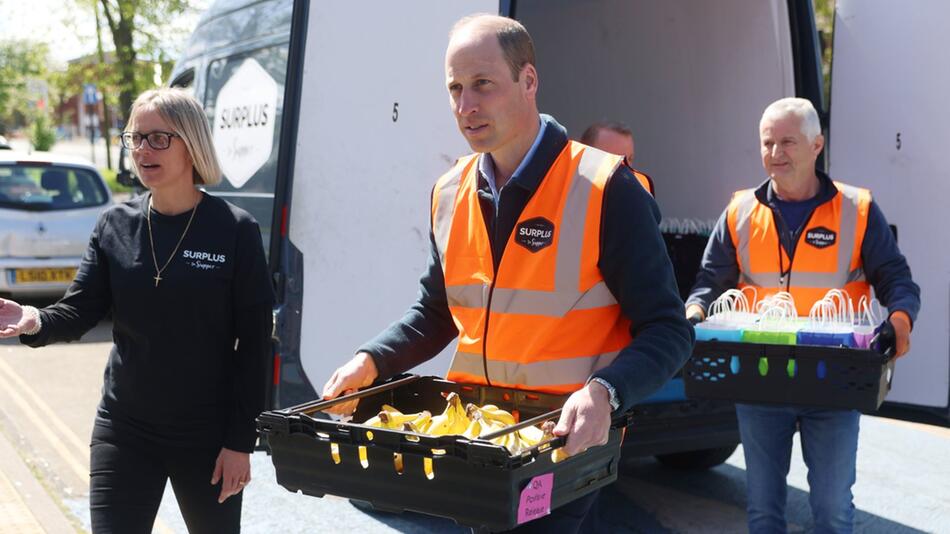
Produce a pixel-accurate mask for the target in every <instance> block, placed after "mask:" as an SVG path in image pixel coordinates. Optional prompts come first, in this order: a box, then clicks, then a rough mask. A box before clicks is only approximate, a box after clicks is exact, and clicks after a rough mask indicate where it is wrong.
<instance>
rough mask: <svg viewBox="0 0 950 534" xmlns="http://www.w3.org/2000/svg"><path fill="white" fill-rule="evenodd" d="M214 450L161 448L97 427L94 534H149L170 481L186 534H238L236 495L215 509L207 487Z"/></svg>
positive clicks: (214, 494) (213, 492) (215, 489)
mask: <svg viewBox="0 0 950 534" xmlns="http://www.w3.org/2000/svg"><path fill="white" fill-rule="evenodd" d="M219 452H220V448H218V449H214V450H211V449H180V448H169V447H160V446H158V445H156V444H154V443H150V442H149V441H148V440H145V439H142V438H138V437H135V436H126V435H125V434H123V433H119V432H116V431H115V430H113V429H112V428H110V427H108V426H104V425H101V424H98V423H97V424H96V425H95V427H94V429H93V431H92V446H91V457H90V477H89V507H90V511H91V514H92V532H93V534H139V533H142V534H149V533H151V532H152V524H153V523H154V522H155V516H156V514H157V513H158V506H159V504H161V502H162V494H163V493H164V492H165V484H166V482H167V481H168V480H169V479H171V483H172V489H173V490H174V491H175V498H176V499H177V500H178V507H179V508H180V509H181V513H182V516H183V517H184V519H185V524H186V525H187V526H188V532H189V533H190V534H205V533H209V534H211V533H213V534H231V533H234V534H237V533H239V532H240V531H241V495H242V494H241V493H239V494H237V495H234V496H232V497H230V498H229V499H228V500H226V501H224V503H223V504H218V495H219V494H220V493H221V482H218V484H216V485H214V486H212V485H211V474H212V473H213V472H214V463H215V460H217V457H218V453H219Z"/></svg>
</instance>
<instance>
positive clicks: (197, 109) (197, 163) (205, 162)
mask: <svg viewBox="0 0 950 534" xmlns="http://www.w3.org/2000/svg"><path fill="white" fill-rule="evenodd" d="M144 110H154V111H156V112H157V113H158V114H159V116H161V118H162V119H163V120H164V121H165V122H167V123H168V125H169V127H171V129H172V131H173V132H174V133H176V134H178V135H179V136H180V137H181V140H182V142H183V143H185V148H187V149H188V154H190V155H191V163H192V169H194V183H196V184H201V185H217V184H219V183H221V174H222V173H221V164H220V163H218V153H217V152H216V151H215V149H214V141H213V140H212V137H211V127H210V126H208V118H207V116H205V112H204V109H203V108H202V107H201V104H200V103H198V101H197V100H195V97H193V96H191V94H190V93H188V92H187V91H184V90H182V89H178V88H172V87H162V88H160V89H151V90H148V91H145V92H144V93H142V94H140V95H139V96H138V98H136V99H135V102H133V103H132V110H131V112H130V113H129V125H130V126H131V125H134V124H135V116H136V114H138V113H139V112H141V111H144ZM131 161H132V170H134V171H135V173H136V174H138V172H139V169H138V167H137V166H136V165H135V158H131Z"/></svg>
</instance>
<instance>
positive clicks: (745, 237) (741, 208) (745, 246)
mask: <svg viewBox="0 0 950 534" xmlns="http://www.w3.org/2000/svg"><path fill="white" fill-rule="evenodd" d="M743 195H744V196H742V197H740V198H738V199H736V238H737V239H738V243H736V255H737V256H738V257H739V272H740V273H747V272H749V270H751V268H752V262H751V261H749V239H750V237H749V236H750V234H751V232H752V230H751V227H752V223H751V221H750V219H751V217H752V209H753V208H755V205H756V203H757V202H758V200H757V199H756V198H755V193H753V192H752V191H751V190H750V191H746V192H745V193H743ZM741 281H742V278H741V275H740V282H741ZM747 283H751V282H747ZM765 287H770V286H765Z"/></svg>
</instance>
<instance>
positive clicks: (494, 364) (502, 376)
mask: <svg viewBox="0 0 950 534" xmlns="http://www.w3.org/2000/svg"><path fill="white" fill-rule="evenodd" d="M617 354H618V351H614V352H608V353H604V354H598V355H593V356H581V357H578V358H566V359H558V360H546V361H539V362H533V363H519V362H512V361H498V360H488V362H487V364H488V376H490V377H491V379H492V381H493V382H501V383H504V384H519V385H522V386H526V387H542V386H556V385H561V384H580V383H584V382H586V381H587V379H588V378H590V375H592V374H593V373H594V372H595V371H598V370H600V369H603V368H604V367H607V366H608V365H610V363H611V362H613V361H614V359H615V358H616V357H617ZM451 372H457V373H465V374H469V375H475V376H484V374H485V361H484V360H483V359H482V355H481V354H473V353H470V352H456V353H455V358H454V359H453V360H452V366H451Z"/></svg>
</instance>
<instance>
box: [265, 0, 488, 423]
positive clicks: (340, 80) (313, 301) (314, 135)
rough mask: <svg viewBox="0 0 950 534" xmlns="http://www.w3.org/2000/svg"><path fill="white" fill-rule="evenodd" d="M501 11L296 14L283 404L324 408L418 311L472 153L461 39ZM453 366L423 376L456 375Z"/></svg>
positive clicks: (314, 10)
mask: <svg viewBox="0 0 950 534" xmlns="http://www.w3.org/2000/svg"><path fill="white" fill-rule="evenodd" d="M498 9H499V3H498V1H497V0H478V1H468V2H385V1H377V2H313V3H309V2H300V1H298V2H296V3H295V7H294V10H295V13H294V17H295V21H294V24H295V25H294V30H293V31H294V32H298V31H302V32H305V39H303V40H304V41H305V44H304V45H303V54H302V58H297V59H292V60H291V69H297V72H296V73H295V74H291V75H290V76H300V78H299V102H288V105H297V106H299V107H298V109H297V125H296V132H295V135H293V133H291V136H290V138H293V139H294V140H295V141H294V142H295V145H294V152H295V154H294V155H293V157H292V159H291V163H290V164H289V168H288V169H286V171H288V172H287V175H289V176H292V177H293V179H292V184H290V186H289V190H288V191H285V192H281V193H279V194H278V196H279V197H281V198H285V199H289V204H285V208H283V209H287V211H288V212H289V219H287V223H288V229H289V230H288V231H289V233H288V236H287V238H288V239H287V240H286V241H284V245H283V247H282V248H283V250H282V251H281V255H282V259H281V261H282V262H283V263H284V264H285V266H287V267H289V268H285V269H284V272H287V273H289V274H288V278H287V279H286V280H285V281H283V284H285V290H284V291H283V294H284V295H289V296H290V298H288V300H287V301H286V302H284V306H285V307H284V309H283V310H282V311H281V313H279V314H278V328H277V331H278V332H283V333H285V334H286V336H285V337H286V339H283V340H279V341H278V351H279V354H280V358H279V359H278V360H277V362H276V365H275V372H276V373H277V376H275V377H274V384H275V386H276V387H277V388H278V391H277V392H276V396H277V404H278V405H281V406H287V405H288V404H290V403H294V402H302V401H306V400H310V399H312V398H313V397H314V396H316V395H315V393H314V391H316V392H319V391H320V390H321V388H322V387H323V384H324V382H325V381H326V380H327V379H328V378H329V377H330V374H331V373H332V372H333V370H334V369H336V368H337V367H338V366H340V365H342V364H343V363H345V362H346V361H347V360H348V359H349V358H350V357H352V355H353V352H354V350H355V349H357V348H358V347H359V346H360V344H362V343H364V342H366V341H368V340H369V339H371V338H372V337H373V336H374V335H376V334H377V333H378V332H380V331H381V330H382V329H384V328H385V327H386V326H387V325H389V324H390V323H391V322H392V321H394V320H396V319H398V318H400V317H401V316H402V314H403V313H404V312H405V311H406V310H407V309H408V308H409V306H410V305H411V304H412V303H413V302H414V301H415V299H416V298H417V291H418V279H419V275H420V274H421V273H422V272H423V270H424V268H425V266H426V260H427V258H428V257H429V254H430V249H429V226H430V224H429V220H430V214H429V212H430V205H429V198H430V193H431V189H432V186H433V184H434V183H435V180H436V179H437V178H438V177H439V176H440V175H441V174H442V173H444V172H446V171H447V170H448V169H449V168H451V166H452V164H453V163H454V162H455V160H456V159H457V158H458V157H459V156H462V155H465V154H467V153H469V152H470V150H469V148H468V146H467V144H466V143H465V140H464V139H463V137H462V135H461V134H460V133H459V132H458V129H457V127H456V125H455V121H454V119H453V117H452V112H451V109H450V107H449V99H448V94H447V92H446V89H445V74H444V68H443V64H444V54H445V46H446V44H447V42H448V30H449V28H451V26H452V24H453V23H454V22H455V21H456V20H458V19H459V18H461V17H462V16H464V15H467V14H470V13H477V12H493V13H494V12H498ZM300 37H301V36H300V34H298V35H295V36H294V37H293V38H292V40H294V41H295V40H296V39H298V38H300ZM292 47H293V45H292ZM291 55H294V52H293V51H292V52H291ZM278 189H280V187H278ZM304 287H306V291H303V288H304ZM294 300H296V301H297V302H294ZM296 332H299V340H300V343H299V345H297V344H296V343H294V341H295V340H296V337H297V336H296V335H295V334H296ZM282 337H283V336H282ZM449 356H450V355H449V351H444V352H443V354H442V355H441V356H439V357H437V358H436V359H434V360H431V361H429V362H428V363H427V364H425V365H423V366H421V367H418V368H415V369H414V370H413V372H416V373H419V374H434V375H443V374H444V373H445V371H446V370H447V369H448V364H449ZM291 390H293V391H291ZM308 395H309V397H308Z"/></svg>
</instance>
